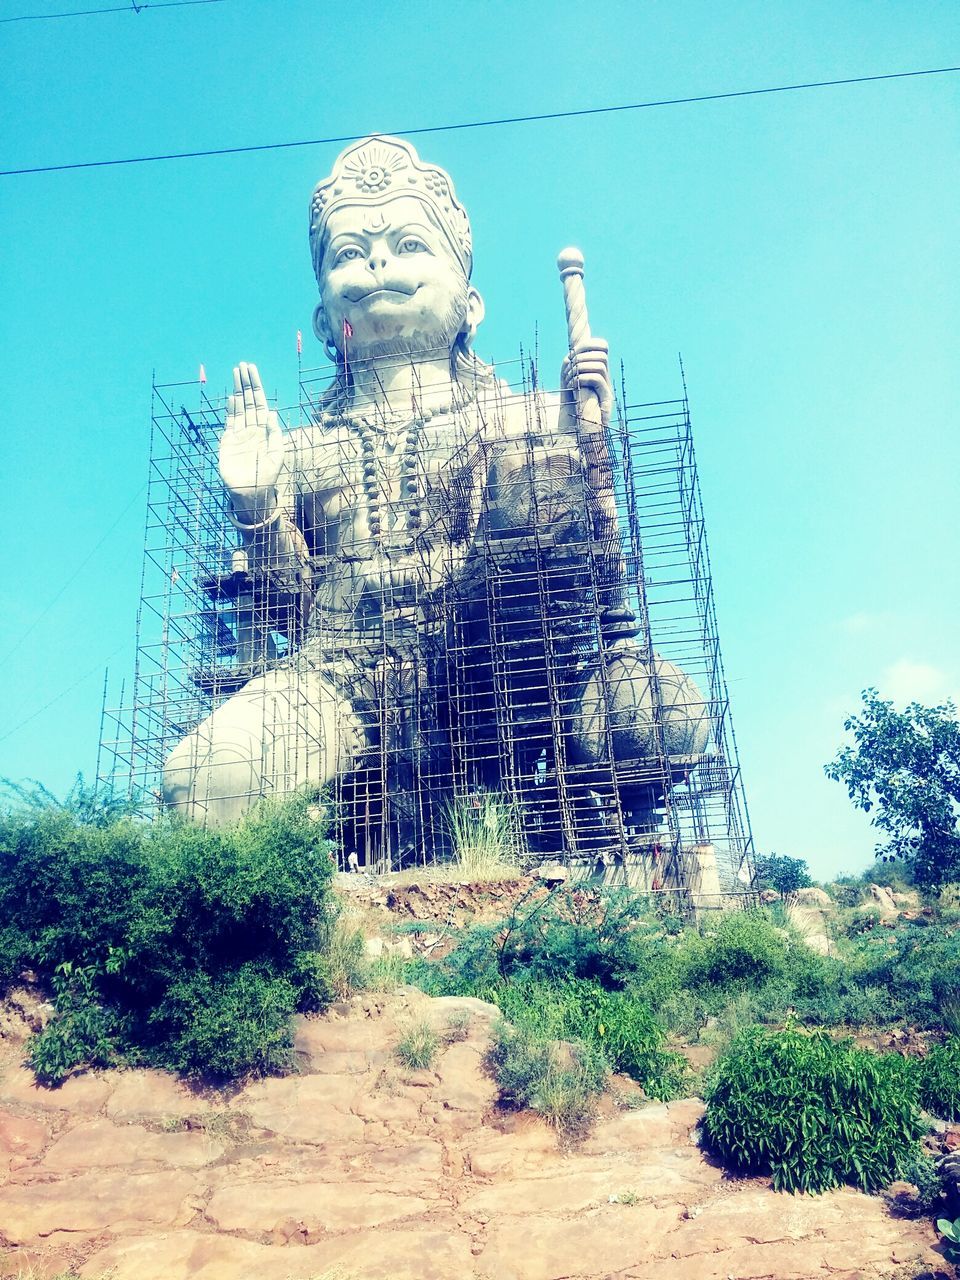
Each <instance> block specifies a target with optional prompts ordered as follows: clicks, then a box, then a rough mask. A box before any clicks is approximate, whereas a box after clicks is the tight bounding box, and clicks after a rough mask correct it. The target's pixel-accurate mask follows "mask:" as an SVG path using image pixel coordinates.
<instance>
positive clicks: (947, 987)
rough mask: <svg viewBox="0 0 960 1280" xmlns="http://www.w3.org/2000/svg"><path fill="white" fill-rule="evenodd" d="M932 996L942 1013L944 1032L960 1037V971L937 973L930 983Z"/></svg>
mask: <svg viewBox="0 0 960 1280" xmlns="http://www.w3.org/2000/svg"><path fill="white" fill-rule="evenodd" d="M930 994H931V996H932V997H933V1002H934V1004H935V1005H936V1006H937V1009H938V1010H939V1012H940V1017H941V1019H942V1021H943V1026H944V1030H946V1031H949V1032H950V1034H951V1035H953V1036H960V970H958V969H956V968H954V969H952V970H948V971H947V972H945V973H935V974H934V975H933V978H932V979H931V981H930Z"/></svg>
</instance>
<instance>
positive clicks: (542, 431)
mask: <svg viewBox="0 0 960 1280" xmlns="http://www.w3.org/2000/svg"><path fill="white" fill-rule="evenodd" d="M498 391H499V395H498V404H499V406H500V412H499V414H498V423H497V426H498V429H499V434H500V436H501V438H502V439H503V440H505V441H512V440H519V439H523V438H524V437H527V436H530V435H536V436H543V435H549V434H551V433H552V432H554V431H556V429H557V423H558V421H559V418H560V408H561V403H562V397H561V395H560V392H559V391H540V390H537V391H530V390H527V389H523V388H521V389H517V388H516V387H510V386H508V385H507V384H506V383H500V384H499V387H498Z"/></svg>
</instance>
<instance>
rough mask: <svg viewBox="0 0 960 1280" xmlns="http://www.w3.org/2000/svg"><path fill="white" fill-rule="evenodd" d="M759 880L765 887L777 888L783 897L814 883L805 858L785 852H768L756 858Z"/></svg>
mask: <svg viewBox="0 0 960 1280" xmlns="http://www.w3.org/2000/svg"><path fill="white" fill-rule="evenodd" d="M756 871H757V882H758V883H759V884H760V885H762V886H763V887H764V888H765V889H776V891H777V893H779V894H780V896H781V897H782V898H785V897H786V896H787V894H788V893H794V892H795V891H796V890H797V889H807V888H809V886H810V885H812V884H813V881H812V880H811V879H810V872H809V871H808V870H807V864H806V863H805V862H804V860H803V858H791V857H789V855H788V854H785V853H767V854H763V855H761V857H759V858H757V860H756Z"/></svg>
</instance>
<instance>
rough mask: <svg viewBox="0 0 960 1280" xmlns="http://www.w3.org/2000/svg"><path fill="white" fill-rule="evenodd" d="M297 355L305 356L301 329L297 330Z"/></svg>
mask: <svg viewBox="0 0 960 1280" xmlns="http://www.w3.org/2000/svg"><path fill="white" fill-rule="evenodd" d="M297 355H298V356H302V355H303V334H302V333H301V332H300V330H299V329H298V330H297Z"/></svg>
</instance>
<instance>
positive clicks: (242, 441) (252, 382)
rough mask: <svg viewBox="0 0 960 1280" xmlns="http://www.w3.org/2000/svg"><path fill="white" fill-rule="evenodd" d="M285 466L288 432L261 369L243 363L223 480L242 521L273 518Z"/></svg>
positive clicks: (223, 448) (237, 374)
mask: <svg viewBox="0 0 960 1280" xmlns="http://www.w3.org/2000/svg"><path fill="white" fill-rule="evenodd" d="M282 465H283V432H282V431H281V430H280V423H279V422H278V421H277V415H276V414H275V413H274V412H273V411H272V410H271V409H270V408H269V406H268V405H267V398H266V396H265V395H264V394H263V387H262V385H261V383H260V374H259V373H258V372H257V366H256V365H255V364H239V365H237V367H236V368H235V369H234V371H233V395H232V396H228V397H227V422H226V426H225V427H224V430H223V435H222V436H221V437H220V478H221V479H222V480H223V483H224V486H225V488H226V489H227V491H228V492H229V494H230V498H231V500H232V502H233V506H234V510H235V511H236V513H237V515H238V516H241V517H242V518H244V519H247V520H251V521H252V520H262V519H263V518H264V517H266V516H268V515H269V514H270V511H271V509H272V508H273V506H274V503H275V501H276V494H275V486H276V483H277V480H278V478H279V476H280V469H281V467H282Z"/></svg>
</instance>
